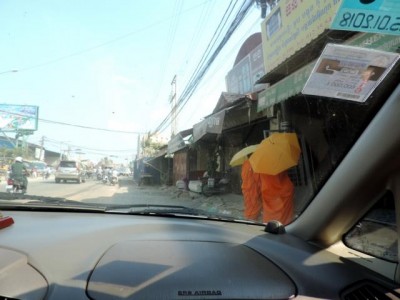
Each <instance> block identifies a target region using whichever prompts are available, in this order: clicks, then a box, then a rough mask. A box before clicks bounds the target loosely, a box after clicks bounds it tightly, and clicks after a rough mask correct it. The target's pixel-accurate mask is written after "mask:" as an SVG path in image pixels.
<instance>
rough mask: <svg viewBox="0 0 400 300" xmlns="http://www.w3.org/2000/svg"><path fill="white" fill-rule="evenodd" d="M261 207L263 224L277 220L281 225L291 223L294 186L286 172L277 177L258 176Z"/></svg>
mask: <svg viewBox="0 0 400 300" xmlns="http://www.w3.org/2000/svg"><path fill="white" fill-rule="evenodd" d="M259 176H260V186H261V197H262V207H263V222H264V223H267V222H268V221H272V220H277V221H279V222H281V223H282V224H283V225H287V224H289V223H290V222H291V221H293V215H294V205H293V196H294V185H293V183H292V181H291V180H290V178H289V175H288V172H287V171H283V172H281V173H278V174H277V175H268V174H259Z"/></svg>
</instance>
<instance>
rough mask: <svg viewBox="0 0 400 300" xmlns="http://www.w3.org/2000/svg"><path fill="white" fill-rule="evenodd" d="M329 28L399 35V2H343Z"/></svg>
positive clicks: (389, 0) (344, 0) (394, 0)
mask: <svg viewBox="0 0 400 300" xmlns="http://www.w3.org/2000/svg"><path fill="white" fill-rule="evenodd" d="M331 28H332V29H337V30H349V31H361V32H373V33H382V34H393V35H400V1H399V0H359V1H356V0H343V1H342V4H341V6H340V8H339V10H338V12H337V13H336V16H335V18H334V20H333V22H332V25H331Z"/></svg>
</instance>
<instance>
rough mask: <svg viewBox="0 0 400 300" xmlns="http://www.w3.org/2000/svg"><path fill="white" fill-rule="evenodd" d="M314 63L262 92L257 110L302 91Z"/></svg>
mask: <svg viewBox="0 0 400 300" xmlns="http://www.w3.org/2000/svg"><path fill="white" fill-rule="evenodd" d="M314 63H315V62H313V63H310V64H308V65H307V66H304V67H303V68H301V69H299V70H297V71H296V72H294V73H293V74H291V75H290V76H288V77H286V78H285V79H283V80H281V81H279V82H278V83H277V84H275V85H273V86H272V87H269V88H267V89H266V90H264V91H263V92H261V93H260V94H259V96H258V105H257V111H258V112H260V111H263V110H265V109H266V108H268V107H270V106H273V105H274V104H277V103H279V102H281V101H284V100H286V99H288V98H290V97H292V96H294V95H297V94H298V93H300V92H301V91H302V89H303V88H304V85H305V83H306V82H307V79H308V77H309V76H310V74H311V71H312V69H313V67H314Z"/></svg>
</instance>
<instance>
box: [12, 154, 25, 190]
mask: <svg viewBox="0 0 400 300" xmlns="http://www.w3.org/2000/svg"><path fill="white" fill-rule="evenodd" d="M27 174H28V169H27V168H26V166H25V165H24V164H23V162H22V157H21V156H17V157H16V158H15V160H14V163H13V164H12V165H11V173H10V178H12V179H14V180H19V181H21V182H22V184H23V189H22V192H23V193H26V190H27V188H28V179H27V178H26V175H27Z"/></svg>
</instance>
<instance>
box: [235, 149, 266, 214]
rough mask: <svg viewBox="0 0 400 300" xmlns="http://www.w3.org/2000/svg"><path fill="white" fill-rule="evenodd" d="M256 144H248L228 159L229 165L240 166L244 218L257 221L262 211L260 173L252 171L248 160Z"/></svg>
mask: <svg viewBox="0 0 400 300" xmlns="http://www.w3.org/2000/svg"><path fill="white" fill-rule="evenodd" d="M257 147H258V145H252V146H248V147H246V148H243V149H242V150H240V151H239V152H237V153H236V154H235V155H234V156H233V157H232V159H231V161H230V163H229V164H230V166H231V167H235V166H240V165H241V166H242V171H241V178H242V185H241V188H242V194H243V199H244V212H243V215H244V217H245V218H246V219H249V220H254V221H258V219H259V218H260V216H261V212H262V199H261V189H260V174H257V173H254V171H253V169H252V167H251V164H250V162H249V160H248V158H249V156H250V155H251V154H252V153H253V152H254V151H255V150H256V149H257Z"/></svg>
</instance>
